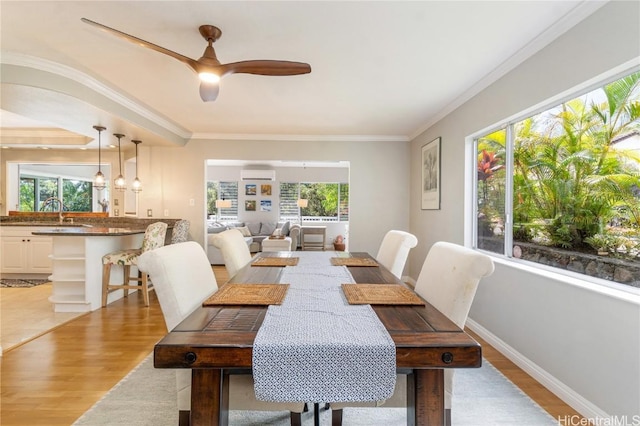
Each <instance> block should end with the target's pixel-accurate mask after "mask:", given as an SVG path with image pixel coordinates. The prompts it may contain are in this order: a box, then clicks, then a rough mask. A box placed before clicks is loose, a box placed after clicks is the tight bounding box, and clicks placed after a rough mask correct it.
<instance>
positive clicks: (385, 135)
mask: <svg viewBox="0 0 640 426" xmlns="http://www.w3.org/2000/svg"><path fill="white" fill-rule="evenodd" d="M602 4H604V3H603V2H593V1H556V2H551V1H411V2H404V1H389V2H385V1H317V2H315V1H299V2H287V1H284V2H274V1H256V2H247V1H229V2H223V1H206V2H205V1H182V2H178V1H136V2H134V1H118V2H111V1H109V2H101V1H44V2H37V1H5V0H2V1H0V8H1V12H2V13H1V21H0V23H1V26H0V35H1V38H0V47H1V50H2V56H1V57H0V62H2V64H3V72H2V77H1V78H2V99H1V104H0V108H1V110H2V111H1V112H2V113H1V114H0V127H1V130H2V144H3V146H23V147H25V146H27V147H28V146H38V145H42V144H52V145H58V146H65V147H68V148H76V147H77V145H78V144H80V145H84V146H88V147H97V144H96V143H95V141H94V140H93V139H94V138H95V135H96V134H95V131H94V130H93V128H92V126H93V125H95V124H101V125H104V126H106V127H107V133H109V134H110V133H114V132H121V133H124V134H125V135H126V136H125V138H126V140H127V141H128V140H129V139H130V138H137V139H142V140H143V141H144V142H145V143H149V144H152V145H184V144H185V143H187V142H188V141H189V140H190V139H225V140H233V139H245V138H250V139H266V140H269V139H279V140H282V139H286V140H288V139H290V140H301V141H304V140H310V139H314V140H398V141H406V140H410V139H411V138H412V137H415V136H416V135H417V134H419V133H420V132H421V131H423V130H424V129H426V127H427V126H429V125H430V124H433V123H434V122H435V121H436V120H437V119H438V118H440V117H442V116H443V115H444V114H445V113H447V112H450V111H451V110H453V109H454V108H455V107H456V106H458V105H460V104H461V103H462V102H463V101H464V100H466V99H468V98H470V97H471V96H472V95H473V94H475V93H477V92H478V91H479V90H481V89H482V88H484V87H486V86H487V85H488V84H490V83H491V82H493V81H495V79H497V78H498V77H500V76H501V75H503V74H504V73H505V72H507V71H508V70H509V69H511V68H513V67H514V66H515V65H517V64H518V63H520V62H522V61H523V60H525V59H526V58H527V57H529V56H530V55H532V54H533V53H535V52H536V51H537V50H539V49H540V48H542V47H543V46H544V45H546V44H548V43H550V42H551V41H552V40H553V39H554V38H556V37H557V36H559V35H560V34H562V33H563V32H564V31H566V30H567V29H568V28H570V27H571V26H573V25H575V24H576V23H577V22H579V21H580V20H582V19H584V18H585V17H586V16H588V15H589V14H591V13H593V12H594V11H595V10H596V9H597V8H598V7H600V6H602ZM82 17H85V18H88V19H91V20H94V21H97V22H100V23H102V24H104V25H107V26H110V27H113V28H116V29H118V30H121V31H123V32H126V33H128V34H131V35H135V36H137V37H139V38H142V39H144V40H147V41H150V42H152V43H155V44H158V45H161V46H163V47H166V48H167V49H170V50H173V51H174V52H178V53H181V54H183V55H185V56H188V57H191V58H194V59H197V58H199V57H200V56H201V55H202V53H203V51H204V48H205V46H206V43H205V41H204V40H203V39H202V38H201V36H200V34H199V33H198V26H199V25H202V24H213V25H216V26H218V27H219V28H220V29H221V30H222V37H221V38H220V39H219V40H218V41H217V42H216V43H215V45H214V47H215V49H216V53H217V55H218V58H219V59H220V61H221V62H222V63H228V62H236V61H241V60H250V59H280V60H291V61H300V62H307V63H309V64H310V65H311V68H312V71H311V73H310V74H306V75H299V76H286V77H271V76H268V77H267V76H256V75H247V74H235V75H230V76H226V77H224V78H223V79H222V82H221V89H220V94H219V96H218V99H217V100H216V101H215V102H208V103H205V102H203V101H202V100H201V99H200V96H199V94H198V85H199V83H198V79H197V76H196V74H195V73H194V72H193V71H191V70H190V68H188V67H187V66H186V65H185V64H183V63H181V62H179V61H177V60H175V59H173V58H171V57H169V56H166V55H163V54H160V53H158V52H155V51H152V50H150V49H146V48H144V47H141V46H138V45H136V44H134V43H130V42H127V41H125V40H123V39H121V38H118V37H115V36H113V35H111V34H108V33H106V32H103V31H100V30H98V29H97V28H95V27H92V26H89V25H87V24H85V23H82V22H81V21H80V18H82ZM45 129H49V130H51V131H53V129H57V130H58V131H59V132H62V133H65V135H64V137H63V136H60V137H59V138H53V137H43V136H42V132H43V130H45ZM9 130H11V131H9ZM36 130H39V131H40V132H41V133H40V134H39V135H36V136H32V137H31V139H29V138H28V137H27V136H26V135H27V134H29V132H34V131H36ZM9 135H12V138H9ZM32 135H33V133H32ZM19 137H23V139H22V142H17V141H18V139H19ZM25 137H26V138H27V139H24V138H25ZM62 141H66V142H62ZM70 141H75V142H73V143H72V142H70Z"/></svg>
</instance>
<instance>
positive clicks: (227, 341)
mask: <svg viewBox="0 0 640 426" xmlns="http://www.w3.org/2000/svg"><path fill="white" fill-rule="evenodd" d="M265 255H266V256H295V252H290V253H279V254H278V253H268V254H259V256H265ZM351 255H352V256H357V257H369V255H368V254H367V253H351ZM328 267H330V266H328ZM282 269H283V268H281V267H260V268H254V267H251V266H246V267H245V268H243V269H242V270H241V271H239V272H238V274H236V275H235V276H234V277H233V278H232V279H231V280H230V281H229V282H232V283H277V282H279V279H280V274H281V273H282ZM348 269H349V272H350V273H351V275H352V276H353V278H354V281H355V282H356V283H367V284H375V283H381V284H391V283H400V281H399V280H398V279H397V278H396V277H395V276H394V275H393V274H391V273H390V272H389V271H388V270H387V269H386V268H384V267H382V266H380V267H349V268H348ZM400 284H401V283H400ZM373 309H374V311H375V312H376V313H377V315H378V317H379V318H380V320H381V321H382V323H383V324H384V325H385V327H386V328H387V331H388V332H389V334H390V336H391V338H392V339H393V341H394V342H395V344H396V362H397V367H398V369H403V368H407V369H415V368H418V369H421V368H477V367H480V365H481V362H482V349H481V347H480V344H478V343H477V342H476V341H475V340H473V339H472V338H471V337H470V336H469V335H467V334H466V333H465V332H464V331H463V330H461V329H460V328H459V327H458V326H456V325H455V324H454V323H453V322H452V321H450V320H449V319H448V318H447V317H445V316H444V315H443V314H442V313H440V312H439V311H438V310H437V309H435V308H434V307H433V306H431V305H430V304H429V303H427V304H426V305H425V306H391V305H389V306H374V307H373ZM266 311H267V307H266V306H214V307H200V308H198V309H197V310H196V311H195V312H194V313H193V314H191V315H190V316H189V317H188V318H187V319H185V320H184V321H183V322H182V323H180V324H179V325H178V326H177V327H176V328H175V329H174V330H173V331H171V332H170V333H169V334H168V335H167V336H165V337H164V338H163V339H162V340H161V341H160V342H158V343H157V344H156V346H155V351H154V365H155V367H157V368H224V369H229V368H238V369H250V368H251V360H252V347H253V341H254V339H255V337H256V334H257V332H258V329H259V328H260V325H261V324H262V321H263V319H264V316H265V314H266Z"/></svg>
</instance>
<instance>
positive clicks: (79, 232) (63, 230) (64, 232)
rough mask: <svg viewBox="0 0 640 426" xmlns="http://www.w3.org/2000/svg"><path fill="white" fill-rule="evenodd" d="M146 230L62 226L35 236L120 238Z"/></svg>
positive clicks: (34, 233) (37, 233) (35, 233)
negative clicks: (120, 236)
mask: <svg viewBox="0 0 640 426" xmlns="http://www.w3.org/2000/svg"><path fill="white" fill-rule="evenodd" d="M144 232H145V229H131V228H105V227H94V226H91V227H86V226H78V225H75V226H61V227H58V226H56V227H54V228H49V229H43V230H42V231H34V232H32V234H33V235H51V236H73V237H77V236H81V237H101V236H119V235H134V234H144Z"/></svg>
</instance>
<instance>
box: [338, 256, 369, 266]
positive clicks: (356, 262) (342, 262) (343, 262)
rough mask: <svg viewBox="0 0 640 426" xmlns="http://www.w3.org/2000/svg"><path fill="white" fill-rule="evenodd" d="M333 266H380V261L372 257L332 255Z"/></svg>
mask: <svg viewBox="0 0 640 426" xmlns="http://www.w3.org/2000/svg"><path fill="white" fill-rule="evenodd" d="M331 264H332V265H333V266H378V262H376V261H375V259H372V258H370V257H332V258H331Z"/></svg>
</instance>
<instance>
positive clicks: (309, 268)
mask: <svg viewBox="0 0 640 426" xmlns="http://www.w3.org/2000/svg"><path fill="white" fill-rule="evenodd" d="M299 254H300V261H299V263H298V266H297V267H287V268H285V270H284V271H283V273H282V276H281V278H280V280H281V282H287V283H289V290H288V292H287V296H286V298H285V300H284V302H283V303H282V305H280V306H270V307H269V308H268V310H267V314H266V316H265V319H264V322H263V323H262V326H261V327H260V330H259V331H258V334H257V336H256V339H255V341H254V344H253V378H254V383H255V392H256V397H257V398H258V399H259V400H263V401H274V402H287V401H299V402H314V403H315V402H351V401H380V400H384V399H387V398H389V397H390V396H391V394H392V393H393V389H394V386H395V380H396V357H395V344H394V342H393V340H392V339H391V336H389V333H388V332H387V330H386V329H385V327H384V325H383V324H382V323H381V322H380V320H379V318H378V316H377V315H376V313H375V312H374V310H373V309H372V308H371V306H370V305H357V306H356V305H349V304H348V303H347V301H346V299H345V297H344V294H343V293H342V290H341V287H340V286H341V283H352V282H353V278H352V277H351V274H350V273H349V270H348V269H347V268H346V267H344V266H338V267H336V266H331V264H330V260H329V259H330V257H331V256H335V253H333V252H315V253H304V252H301V253H299Z"/></svg>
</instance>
